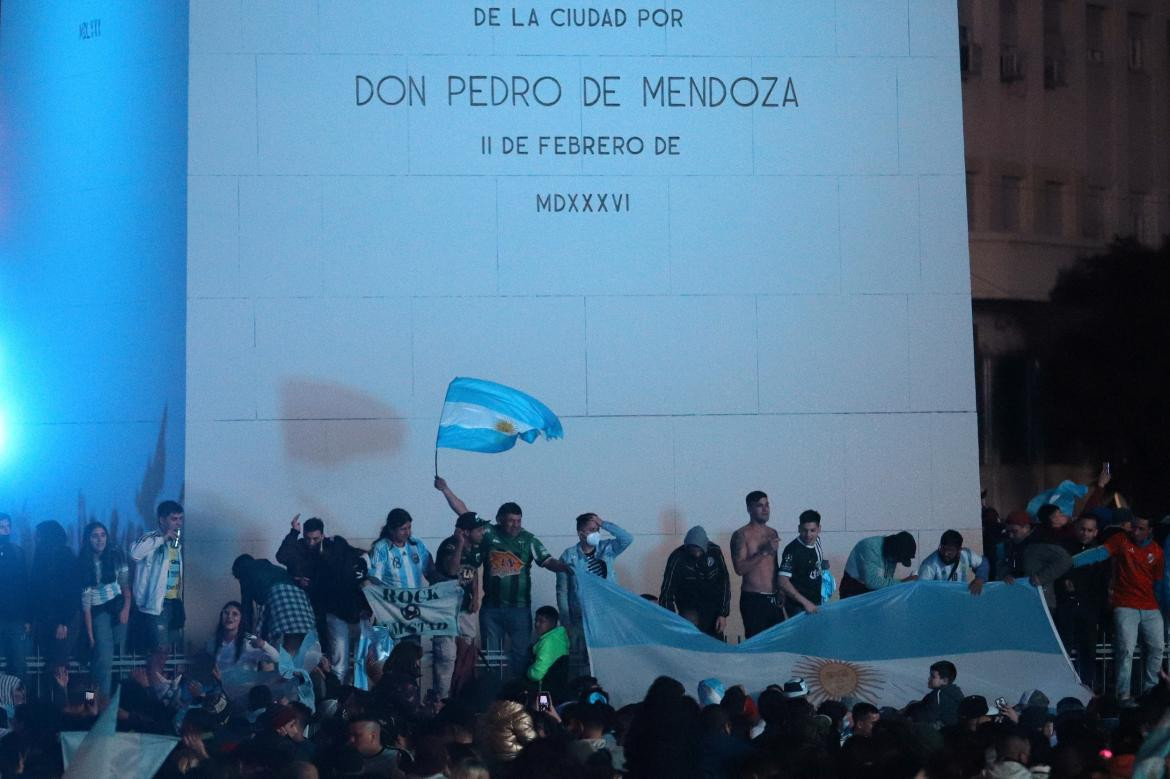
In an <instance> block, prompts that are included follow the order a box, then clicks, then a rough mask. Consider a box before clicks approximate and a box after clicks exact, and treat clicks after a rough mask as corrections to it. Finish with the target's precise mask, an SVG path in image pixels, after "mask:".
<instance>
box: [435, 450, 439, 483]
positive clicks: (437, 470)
mask: <svg viewBox="0 0 1170 779" xmlns="http://www.w3.org/2000/svg"><path fill="white" fill-rule="evenodd" d="M438 477H439V447H437V446H436V447H435V478H438Z"/></svg>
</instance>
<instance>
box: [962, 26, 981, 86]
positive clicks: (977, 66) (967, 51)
mask: <svg viewBox="0 0 1170 779" xmlns="http://www.w3.org/2000/svg"><path fill="white" fill-rule="evenodd" d="M982 70H983V49H982V48H981V47H980V46H979V44H977V43H975V42H974V41H973V40H971V28H970V27H968V26H967V25H965V24H960V25H959V73H961V74H962V76H963V78H967V77H969V76H978V75H979V73H980V72H981V71H982Z"/></svg>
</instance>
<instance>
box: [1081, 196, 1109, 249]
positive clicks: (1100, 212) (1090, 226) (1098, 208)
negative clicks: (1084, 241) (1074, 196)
mask: <svg viewBox="0 0 1170 779" xmlns="http://www.w3.org/2000/svg"><path fill="white" fill-rule="evenodd" d="M1081 237H1082V238H1089V239H1092V240H1101V239H1102V238H1104V237H1105V187H1089V188H1088V190H1087V191H1086V192H1085V200H1084V203H1083V206H1082V208H1081Z"/></svg>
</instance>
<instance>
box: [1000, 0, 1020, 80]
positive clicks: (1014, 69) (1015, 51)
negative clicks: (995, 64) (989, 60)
mask: <svg viewBox="0 0 1170 779" xmlns="http://www.w3.org/2000/svg"><path fill="white" fill-rule="evenodd" d="M1017 27H1018V25H1017V13H1016V0H999V80H1000V81H1002V82H1004V83H1005V84H1010V83H1012V82H1013V81H1019V80H1020V79H1022V78H1023V77H1024V58H1023V54H1022V53H1021V52H1020V50H1019V37H1020V36H1019V31H1018V29H1017Z"/></svg>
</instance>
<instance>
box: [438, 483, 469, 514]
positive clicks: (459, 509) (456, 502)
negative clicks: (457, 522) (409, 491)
mask: <svg viewBox="0 0 1170 779" xmlns="http://www.w3.org/2000/svg"><path fill="white" fill-rule="evenodd" d="M435 489H436V490H438V491H439V492H441V493H443V497H444V498H446V499H447V505H448V506H450V507H451V510H452V511H454V512H455V514H456V516H458V515H459V514H466V513H467V504H466V503H464V502H463V501H462V500H460V499H459V496H458V495H456V494H455V493H454V492H452V491H451V488H450V487H449V486H447V480H446V479H444V478H443V477H442V476H436V477H435Z"/></svg>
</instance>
